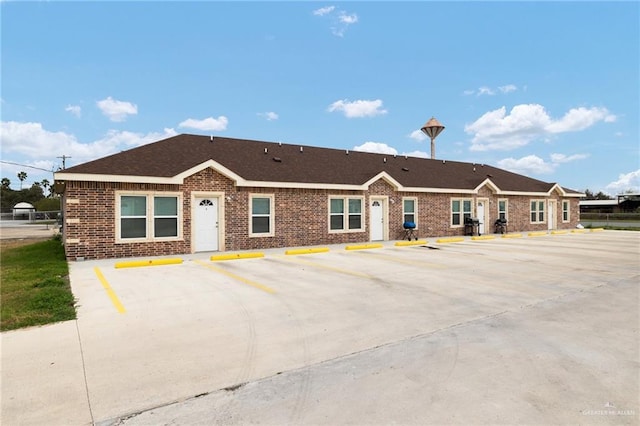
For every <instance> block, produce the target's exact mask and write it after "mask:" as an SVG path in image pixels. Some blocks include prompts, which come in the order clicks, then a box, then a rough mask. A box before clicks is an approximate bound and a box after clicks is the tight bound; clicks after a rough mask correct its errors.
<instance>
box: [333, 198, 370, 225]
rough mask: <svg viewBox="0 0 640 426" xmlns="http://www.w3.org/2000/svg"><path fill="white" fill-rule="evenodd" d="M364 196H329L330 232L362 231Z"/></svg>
mask: <svg viewBox="0 0 640 426" xmlns="http://www.w3.org/2000/svg"><path fill="white" fill-rule="evenodd" d="M363 202H364V199H363V198H362V197H329V232H340V231H362V230H363V220H362V203H363Z"/></svg>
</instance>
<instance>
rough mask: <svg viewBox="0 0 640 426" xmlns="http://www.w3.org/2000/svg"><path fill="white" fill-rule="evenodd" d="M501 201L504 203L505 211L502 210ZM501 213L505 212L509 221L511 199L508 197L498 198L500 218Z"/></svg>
mask: <svg viewBox="0 0 640 426" xmlns="http://www.w3.org/2000/svg"><path fill="white" fill-rule="evenodd" d="M500 203H504V212H503V211H502V210H500ZM500 213H504V220H506V221H507V222H509V200H508V199H507V198H499V199H498V219H500Z"/></svg>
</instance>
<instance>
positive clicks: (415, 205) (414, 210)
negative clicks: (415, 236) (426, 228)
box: [402, 197, 418, 229]
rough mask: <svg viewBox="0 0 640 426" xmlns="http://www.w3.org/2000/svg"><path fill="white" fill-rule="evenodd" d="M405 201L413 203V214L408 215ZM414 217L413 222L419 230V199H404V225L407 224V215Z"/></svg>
mask: <svg viewBox="0 0 640 426" xmlns="http://www.w3.org/2000/svg"><path fill="white" fill-rule="evenodd" d="M405 201H413V212H410V213H407V211H406V210H405V209H404V202H405ZM407 214H411V215H413V220H412V221H411V222H413V223H415V224H416V229H418V197H402V223H404V222H407V220H406V218H405V217H406V215H407Z"/></svg>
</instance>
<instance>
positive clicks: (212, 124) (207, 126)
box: [178, 115, 229, 131]
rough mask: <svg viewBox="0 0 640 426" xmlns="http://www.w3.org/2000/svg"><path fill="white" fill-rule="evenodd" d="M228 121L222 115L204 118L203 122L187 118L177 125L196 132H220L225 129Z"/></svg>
mask: <svg viewBox="0 0 640 426" xmlns="http://www.w3.org/2000/svg"><path fill="white" fill-rule="evenodd" d="M228 123H229V120H228V119H227V117H225V116H224V115H221V116H220V117H218V118H213V117H209V118H205V119H204V120H196V119H194V118H188V119H186V120H184V121H183V122H182V123H180V124H178V127H189V128H191V129H198V130H214V131H222V130H226V129H227V124H228Z"/></svg>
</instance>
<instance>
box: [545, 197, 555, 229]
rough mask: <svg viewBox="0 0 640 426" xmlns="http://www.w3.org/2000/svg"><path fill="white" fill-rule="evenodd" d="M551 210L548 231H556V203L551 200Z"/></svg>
mask: <svg viewBox="0 0 640 426" xmlns="http://www.w3.org/2000/svg"><path fill="white" fill-rule="evenodd" d="M548 204H549V208H548V209H547V210H548V211H547V229H548V230H549V231H551V230H552V229H556V202H555V200H553V201H552V200H549V203H548Z"/></svg>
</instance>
